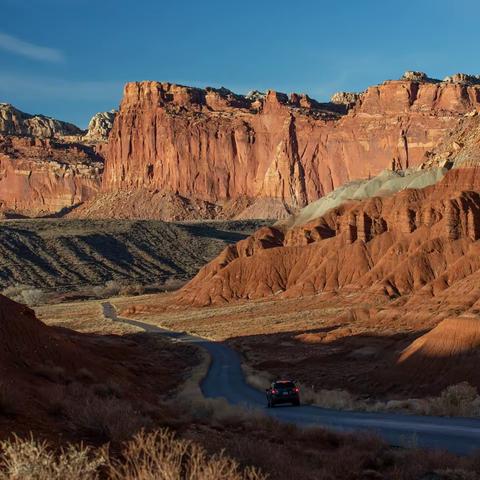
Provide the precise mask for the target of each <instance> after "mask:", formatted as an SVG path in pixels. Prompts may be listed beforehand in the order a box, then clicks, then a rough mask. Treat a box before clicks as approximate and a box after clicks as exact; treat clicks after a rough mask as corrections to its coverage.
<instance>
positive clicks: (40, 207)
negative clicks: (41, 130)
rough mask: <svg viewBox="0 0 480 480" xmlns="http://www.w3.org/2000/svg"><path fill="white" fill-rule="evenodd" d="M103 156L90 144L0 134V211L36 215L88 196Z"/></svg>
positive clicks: (98, 179)
mask: <svg viewBox="0 0 480 480" xmlns="http://www.w3.org/2000/svg"><path fill="white" fill-rule="evenodd" d="M102 170H103V159H102V158H101V157H100V156H99V155H97V154H96V153H95V151H94V149H93V148H92V147H89V146H85V145H81V144H72V143H68V144H64V143H59V142H57V141H55V140H51V139H42V138H36V137H20V136H12V135H9V136H6V135H0V212H2V213H3V214H7V215H8V214H20V215H27V216H39V215H47V214H52V213H57V212H60V211H61V210H62V209H66V208H69V207H73V206H74V205H77V204H79V203H81V202H84V201H86V200H88V199H89V198H92V197H93V196H94V195H95V193H96V192H98V190H99V189H100V184H101V174H102Z"/></svg>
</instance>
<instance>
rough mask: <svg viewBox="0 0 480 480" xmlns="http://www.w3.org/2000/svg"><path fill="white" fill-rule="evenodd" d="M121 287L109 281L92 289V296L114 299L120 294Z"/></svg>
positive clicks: (113, 281)
mask: <svg viewBox="0 0 480 480" xmlns="http://www.w3.org/2000/svg"><path fill="white" fill-rule="evenodd" d="M121 288H122V285H121V284H120V283H119V282H117V281H115V280H109V281H108V282H106V283H105V285H97V286H96V287H93V288H92V293H93V296H95V297H97V298H110V297H115V296H117V295H118V294H119V293H120V290H121Z"/></svg>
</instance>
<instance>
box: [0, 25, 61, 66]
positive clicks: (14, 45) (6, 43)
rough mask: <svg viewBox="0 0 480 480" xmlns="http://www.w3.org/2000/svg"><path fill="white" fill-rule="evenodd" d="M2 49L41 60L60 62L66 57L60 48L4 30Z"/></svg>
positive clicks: (0, 45) (1, 35) (1, 42)
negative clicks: (29, 40)
mask: <svg viewBox="0 0 480 480" xmlns="http://www.w3.org/2000/svg"><path fill="white" fill-rule="evenodd" d="M0 49H2V50H6V51H7V52H11V53H14V54H16V55H22V56H24V57H28V58H32V59H34V60H39V61H41V62H54V63H58V62H62V61H63V60H64V59H65V57H64V55H63V53H62V52H61V51H60V50H57V49H55V48H49V47H42V46H40V45H35V44H33V43H30V42H26V41H24V40H21V39H19V38H16V37H13V36H12V35H8V34H6V33H2V32H0Z"/></svg>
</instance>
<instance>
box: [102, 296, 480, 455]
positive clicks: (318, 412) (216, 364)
mask: <svg viewBox="0 0 480 480" xmlns="http://www.w3.org/2000/svg"><path fill="white" fill-rule="evenodd" d="M102 308H103V314H104V316H105V317H107V318H110V319H112V320H115V321H120V322H123V323H128V324H130V325H133V326H136V327H139V328H141V329H143V330H144V331H146V332H152V333H161V334H162V335H164V336H167V337H170V338H173V339H175V340H176V341H181V342H187V343H194V344H196V345H198V346H200V347H202V348H204V349H206V350H207V351H208V353H209V354H210V356H211V359H212V361H211V365H210V369H209V371H208V374H207V376H206V377H205V379H204V380H203V382H202V384H201V389H202V392H203V394H204V396H205V397H207V398H218V397H223V398H225V399H226V400H228V402H229V403H231V404H235V405H243V406H246V407H249V408H261V409H265V412H266V413H267V414H269V415H272V416H274V417H275V418H277V419H278V420H281V421H285V422H290V423H295V424H297V425H300V426H304V427H307V426H322V427H327V428H331V429H334V430H337V431H369V432H374V433H376V434H378V435H380V436H381V437H383V438H384V439H386V440H387V441H388V442H389V443H390V444H391V445H395V446H407V447H408V446H419V447H426V448H435V449H442V450H448V451H450V452H452V453H457V454H462V455H463V454H468V453H471V452H473V451H475V450H480V420H477V419H471V418H447V417H431V416H428V417H423V416H419V415H402V414H393V413H367V412H347V411H340V410H330V409H326V408H320V407H314V406H307V405H304V406H301V407H290V406H278V407H275V408H273V409H266V401H265V394H264V392H261V391H259V390H256V389H255V388H253V387H251V386H250V385H248V384H247V383H246V382H245V378H244V375H243V371H242V368H241V363H240V357H239V355H238V353H237V352H236V351H234V350H232V349H231V348H230V347H228V346H227V345H225V344H223V343H220V342H213V341H209V340H206V339H204V338H201V337H197V336H194V335H189V334H185V333H183V332H174V331H171V330H166V329H164V328H160V327H157V326H155V325H152V324H149V323H144V322H139V321H137V320H131V319H127V318H120V317H118V316H117V313H116V310H115V307H113V305H111V304H110V303H108V302H104V303H102Z"/></svg>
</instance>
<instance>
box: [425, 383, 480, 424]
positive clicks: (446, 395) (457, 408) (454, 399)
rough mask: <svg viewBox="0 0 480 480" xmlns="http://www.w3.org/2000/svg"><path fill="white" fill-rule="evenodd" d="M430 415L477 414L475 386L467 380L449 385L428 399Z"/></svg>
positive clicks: (478, 402) (479, 409)
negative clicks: (436, 395)
mask: <svg viewBox="0 0 480 480" xmlns="http://www.w3.org/2000/svg"><path fill="white" fill-rule="evenodd" d="M429 410H430V414H432V415H446V416H451V417H454V416H459V417H467V416H478V415H480V397H479V395H478V391H477V389H476V388H475V387H473V386H472V385H470V384H469V383H467V382H462V383H459V384H457V385H451V386H450V387H447V388H446V389H445V390H443V391H442V393H441V394H440V396H438V397H436V398H432V399H430V401H429Z"/></svg>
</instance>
